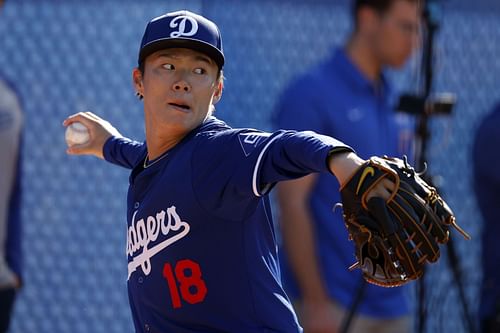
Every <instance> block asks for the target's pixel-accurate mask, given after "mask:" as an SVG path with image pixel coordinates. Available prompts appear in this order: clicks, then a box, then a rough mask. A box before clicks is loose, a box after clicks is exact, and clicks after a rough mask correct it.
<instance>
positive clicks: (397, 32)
mask: <svg viewBox="0 0 500 333" xmlns="http://www.w3.org/2000/svg"><path fill="white" fill-rule="evenodd" d="M419 31H420V11H419V7H418V5H417V4H416V3H412V2H409V1H406V0H399V1H395V2H394V3H393V5H392V6H391V8H390V9H389V10H388V11H387V12H386V13H383V14H381V15H379V16H378V24H377V25H376V33H375V34H374V40H373V43H374V49H375V52H376V54H377V55H378V58H379V60H380V62H381V63H382V64H383V65H387V66H390V67H395V68H399V67H401V66H402V65H404V63H405V62H406V60H408V58H409V57H410V55H411V54H412V51H413V50H414V48H415V46H416V45H417V44H418V40H419V39H418V38H419Z"/></svg>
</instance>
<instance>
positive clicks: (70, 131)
mask: <svg viewBox="0 0 500 333" xmlns="http://www.w3.org/2000/svg"><path fill="white" fill-rule="evenodd" d="M65 138H66V144H67V145H68V146H69V147H71V146H74V145H81V144H84V143H87V142H88V141H89V140H90V133H89V130H88V129H87V127H85V125H83V124H82V123H80V122H74V123H71V124H70V125H69V126H68V127H66V134H65Z"/></svg>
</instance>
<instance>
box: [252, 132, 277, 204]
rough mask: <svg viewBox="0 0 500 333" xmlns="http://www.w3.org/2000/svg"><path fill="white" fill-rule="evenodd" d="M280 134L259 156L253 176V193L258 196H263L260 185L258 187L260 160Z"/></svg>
mask: <svg viewBox="0 0 500 333" xmlns="http://www.w3.org/2000/svg"><path fill="white" fill-rule="evenodd" d="M277 138H278V136H275V137H274V138H272V139H271V140H270V141H269V142H268V143H267V144H266V145H265V146H264V148H263V149H262V150H261V152H260V154H259V157H258V158H257V162H256V163H255V167H254V169H253V177H252V189H253V194H255V196H256V197H261V196H262V194H260V192H259V190H258V187H257V173H258V172H259V166H260V161H261V160H262V157H263V156H264V153H265V152H266V150H267V148H269V146H270V145H271V143H273V141H274V140H276V139H277Z"/></svg>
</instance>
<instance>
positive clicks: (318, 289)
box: [278, 180, 327, 299]
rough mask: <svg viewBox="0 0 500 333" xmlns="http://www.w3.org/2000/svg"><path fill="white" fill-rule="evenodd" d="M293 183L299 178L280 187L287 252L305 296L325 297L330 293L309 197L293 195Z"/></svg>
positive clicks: (282, 225) (309, 297)
mask: <svg viewBox="0 0 500 333" xmlns="http://www.w3.org/2000/svg"><path fill="white" fill-rule="evenodd" d="M299 181H300V180H299ZM293 182H296V181H291V182H286V183H282V184H280V186H279V187H278V199H279V202H280V207H281V230H282V234H283V241H284V246H285V251H286V252H287V255H288V259H289V262H290V266H291V269H292V271H293V274H294V276H295V278H296V280H297V282H298V284H299V287H300V290H301V294H302V297H303V298H304V299H323V298H324V297H326V294H327V293H326V290H325V287H324V283H323V280H322V278H321V272H320V268H319V264H318V256H317V253H316V247H315V239H314V224H313V218H312V215H311V212H310V210H309V207H308V204H307V202H306V200H300V199H299V200H297V199H294V198H293V197H290V195H289V194H290V191H293ZM287 183H288V184H287Z"/></svg>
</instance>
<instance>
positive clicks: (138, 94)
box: [135, 91, 144, 100]
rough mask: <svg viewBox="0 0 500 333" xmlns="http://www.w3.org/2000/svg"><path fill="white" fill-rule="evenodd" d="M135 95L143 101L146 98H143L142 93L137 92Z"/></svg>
mask: <svg viewBox="0 0 500 333" xmlns="http://www.w3.org/2000/svg"><path fill="white" fill-rule="evenodd" d="M135 95H136V96H137V98H139V100H142V99H143V98H144V96H142V94H141V93H140V92H138V91H137V92H136V93H135Z"/></svg>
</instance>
